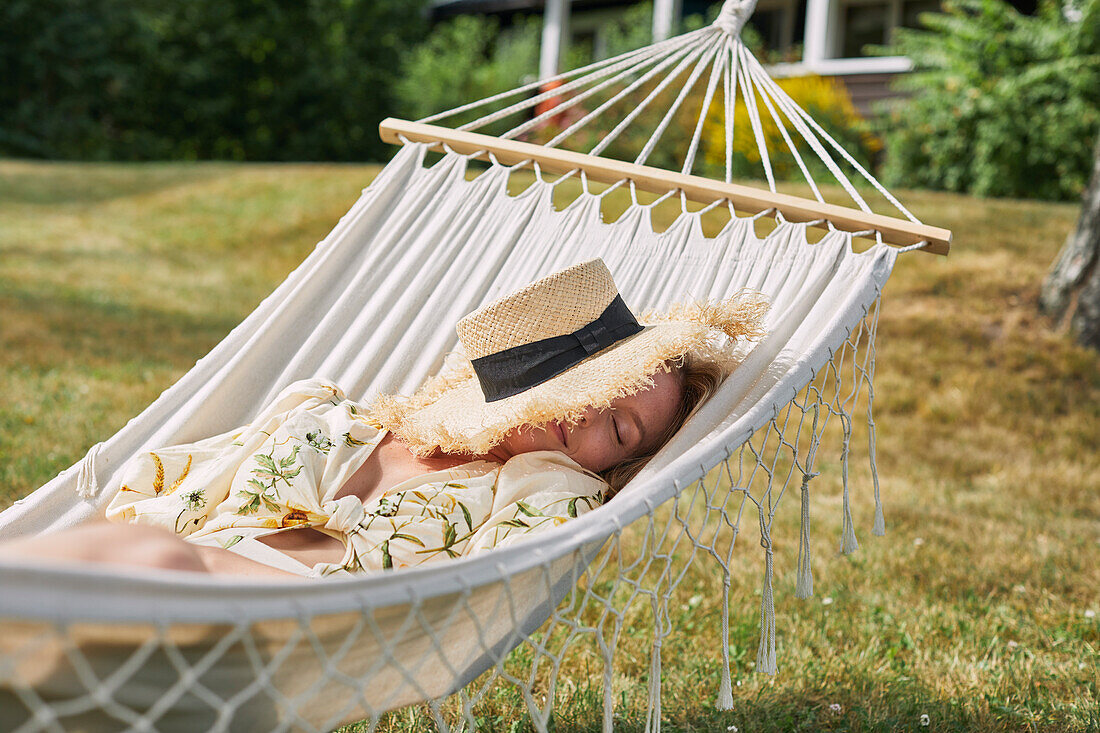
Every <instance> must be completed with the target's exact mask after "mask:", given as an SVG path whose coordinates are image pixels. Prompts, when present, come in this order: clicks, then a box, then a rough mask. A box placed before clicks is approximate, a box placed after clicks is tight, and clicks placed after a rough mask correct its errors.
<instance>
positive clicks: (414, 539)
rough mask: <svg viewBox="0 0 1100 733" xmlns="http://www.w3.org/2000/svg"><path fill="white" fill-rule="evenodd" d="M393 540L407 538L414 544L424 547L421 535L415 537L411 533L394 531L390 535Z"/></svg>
mask: <svg viewBox="0 0 1100 733" xmlns="http://www.w3.org/2000/svg"><path fill="white" fill-rule="evenodd" d="M390 539H391V540H405V541H406V542H412V543H413V544H414V545H420V546H421V547H424V542H423V541H422V540H421V539H420V538H419V537H414V536H412V535H411V534H403V533H401V532H394V533H393V534H392V535H390Z"/></svg>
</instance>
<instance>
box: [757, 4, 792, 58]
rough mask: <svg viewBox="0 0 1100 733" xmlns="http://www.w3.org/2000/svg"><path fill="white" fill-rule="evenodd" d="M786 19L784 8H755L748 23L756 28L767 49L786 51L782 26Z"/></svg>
mask: <svg viewBox="0 0 1100 733" xmlns="http://www.w3.org/2000/svg"><path fill="white" fill-rule="evenodd" d="M786 21H787V9H786V8H768V9H766V10H760V9H757V10H756V11H754V12H753V14H752V16H751V17H750V18H749V25H751V26H752V27H753V28H755V29H756V32H757V33H759V34H760V37H761V39H763V41H764V48H765V49H766V50H768V51H786V50H787V48H786V43H784V41H785V40H786V39H785V38H784V37H783V27H784V25H785V23H786Z"/></svg>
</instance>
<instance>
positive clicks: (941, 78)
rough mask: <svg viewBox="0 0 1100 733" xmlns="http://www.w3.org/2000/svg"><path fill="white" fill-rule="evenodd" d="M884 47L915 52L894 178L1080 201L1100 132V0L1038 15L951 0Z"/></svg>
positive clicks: (890, 165)
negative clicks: (917, 27) (918, 26)
mask: <svg viewBox="0 0 1100 733" xmlns="http://www.w3.org/2000/svg"><path fill="white" fill-rule="evenodd" d="M944 11H945V12H944V13H929V14H924V15H922V16H921V22H922V24H923V26H924V29H923V30H907V29H899V30H898V32H897V35H896V37H895V42H894V43H893V45H891V46H890V47H888V48H883V49H878V51H879V52H881V53H885V54H888V55H904V56H908V57H909V58H910V59H912V60H913V63H914V65H915V71H914V72H913V73H911V74H907V75H904V76H902V77H900V80H899V81H898V82H897V83H898V87H899V88H900V89H902V90H904V91H907V92H911V93H912V96H911V97H910V98H909V99H908V100H907V101H906V102H904V103H902V104H898V105H896V106H894V107H893V109H892V110H891V112H890V114H889V116H888V118H887V121H886V129H885V130H884V132H885V137H886V147H887V158H886V164H885V178H886V181H887V183H892V184H903V185H905V186H909V187H918V186H919V187H928V188H938V189H945V190H948V191H965V192H969V193H973V194H977V195H980V196H1014V197H1028V198H1041V199H1073V198H1075V197H1077V196H1078V195H1080V193H1081V191H1082V190H1083V188H1084V186H1085V184H1086V182H1087V180H1088V174H1089V170H1090V167H1091V163H1092V146H1093V142H1094V141H1095V140H1096V136H1097V132H1098V131H1100V0H1084V1H1083V2H1082V3H1081V4H1080V5H1078V6H1076V7H1074V6H1070V5H1067V6H1066V7H1065V8H1064V9H1063V8H1061V7H1060V6H1058V5H1056V4H1054V3H1052V2H1043V3H1041V5H1040V7H1039V9H1038V11H1037V13H1036V14H1035V15H1034V16H1025V15H1021V14H1020V13H1018V12H1017V11H1016V10H1015V9H1014V8H1013V7H1012V6H1011V5H1009V4H1008V3H1006V2H1003V1H1002V0H947V2H945V3H944Z"/></svg>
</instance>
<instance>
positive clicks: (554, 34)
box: [539, 0, 569, 79]
mask: <svg viewBox="0 0 1100 733" xmlns="http://www.w3.org/2000/svg"><path fill="white" fill-rule="evenodd" d="M568 33H569V0H546V10H545V11H544V12H543V16H542V52H541V55H540V56H539V78H540V79H546V78H548V77H551V76H554V75H556V74H557V73H558V72H559V71H561V57H562V54H563V52H564V51H565V48H566V46H567V44H568V39H569V35H568Z"/></svg>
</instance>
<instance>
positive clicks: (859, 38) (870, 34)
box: [841, 3, 891, 58]
mask: <svg viewBox="0 0 1100 733" xmlns="http://www.w3.org/2000/svg"><path fill="white" fill-rule="evenodd" d="M890 11H891V8H890V5H889V4H887V3H874V4H864V3H859V4H852V5H847V6H845V8H844V16H843V17H844V26H843V31H844V43H843V46H842V47H841V55H842V56H844V57H846V58H855V57H857V56H864V55H866V54H865V53H864V51H863V48H864V46H867V45H869V44H876V45H881V44H883V43H886V41H887V33H888V31H889V29H890V15H891V12H890Z"/></svg>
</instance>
